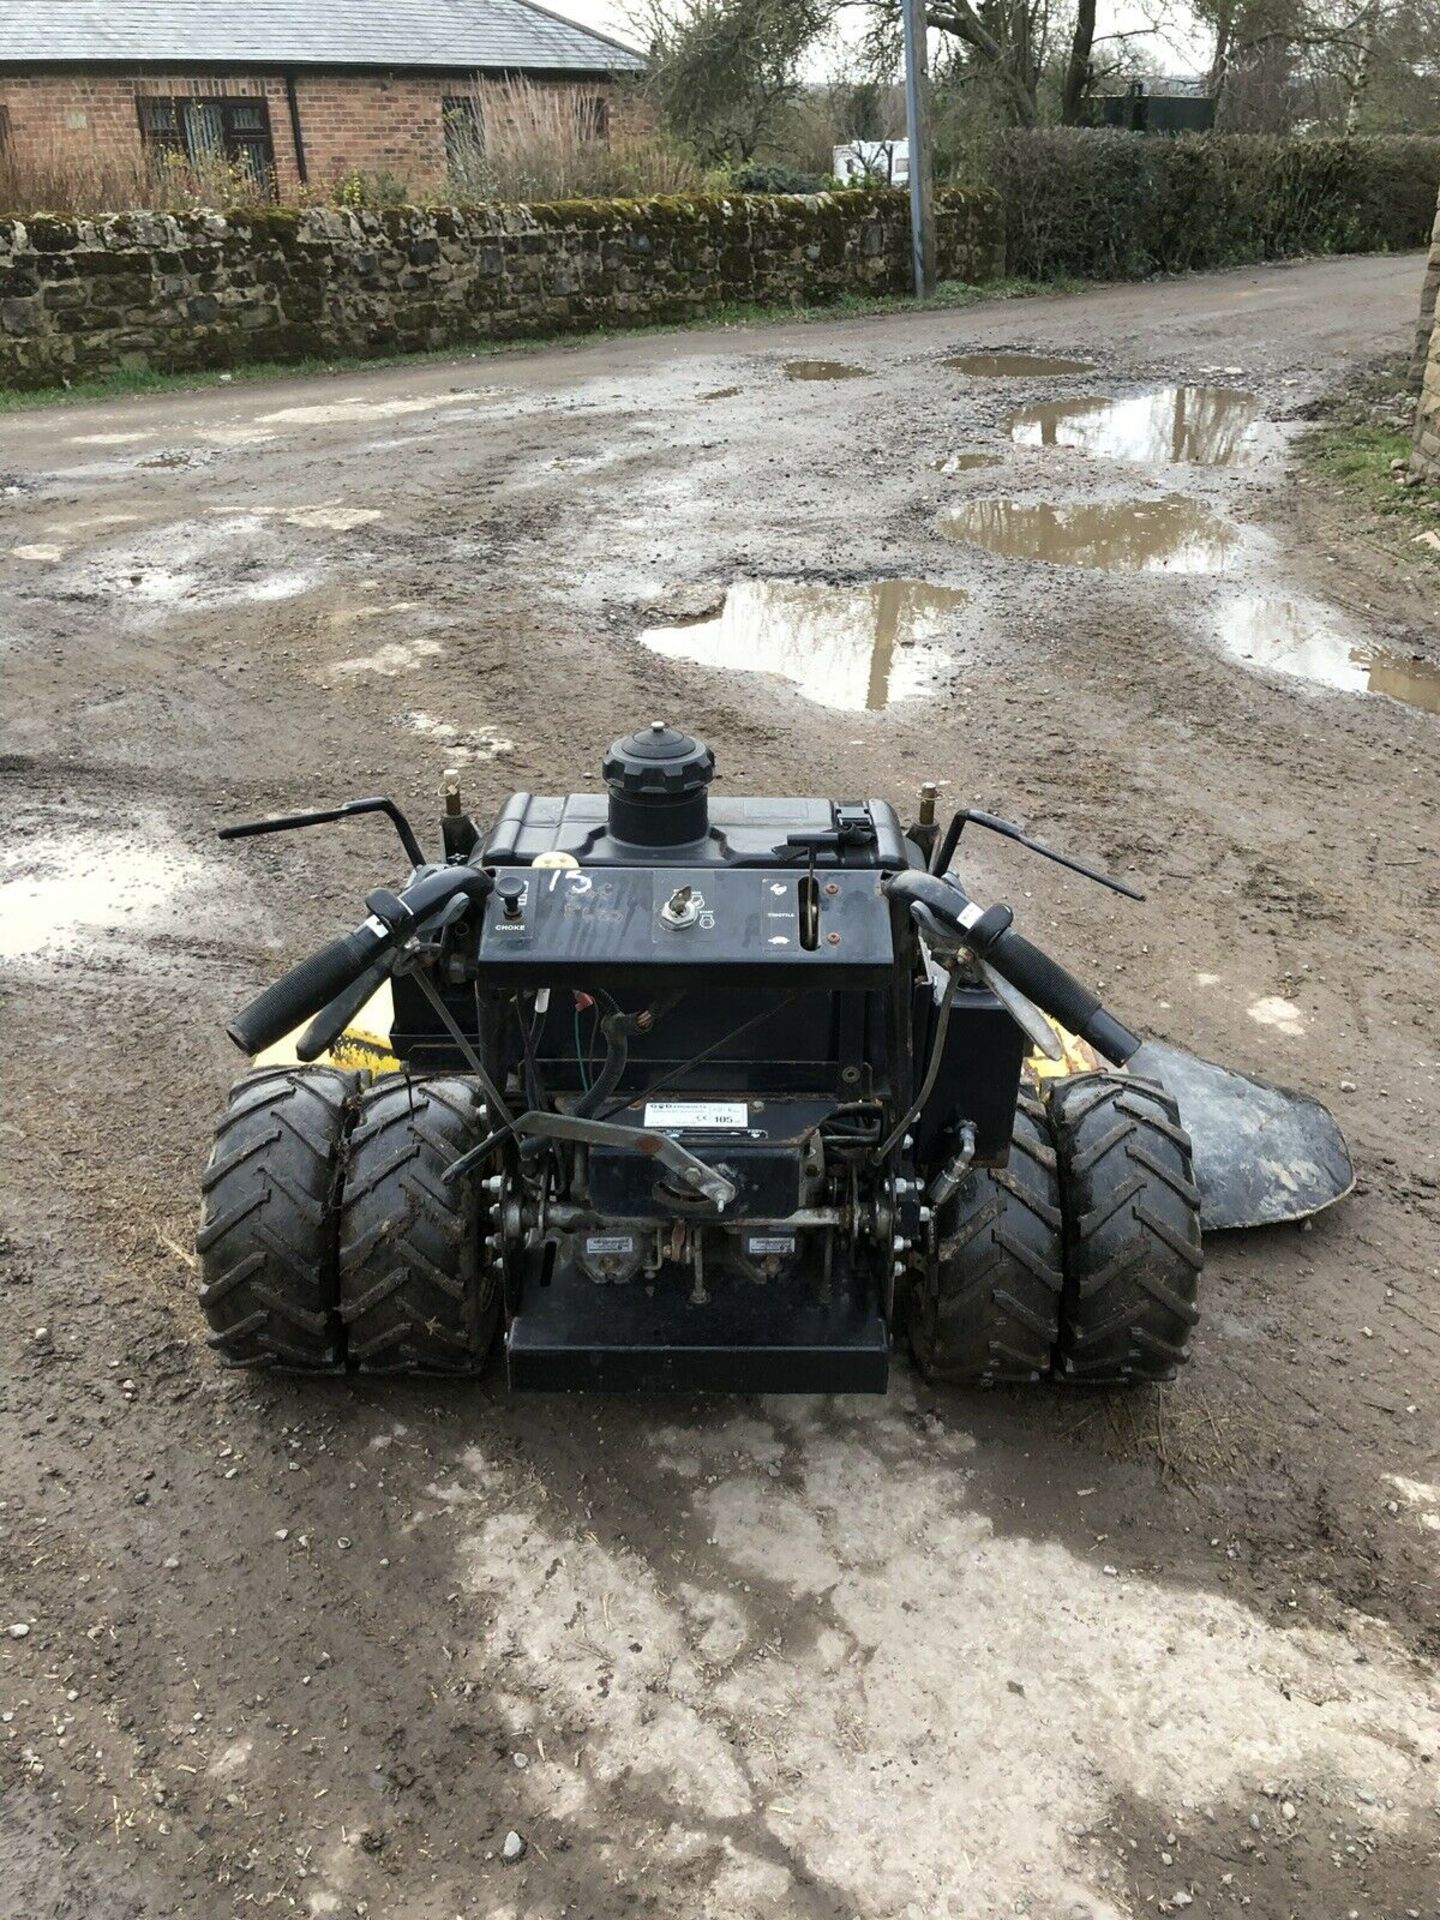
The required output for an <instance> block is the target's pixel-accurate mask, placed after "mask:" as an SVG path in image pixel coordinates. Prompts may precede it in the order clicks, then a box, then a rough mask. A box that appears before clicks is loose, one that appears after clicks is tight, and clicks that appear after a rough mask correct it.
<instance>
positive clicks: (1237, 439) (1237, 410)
mask: <svg viewBox="0 0 1440 1920" xmlns="http://www.w3.org/2000/svg"><path fill="white" fill-rule="evenodd" d="M1259 412H1260V403H1259V401H1258V400H1257V399H1256V398H1255V396H1254V394H1253V393H1240V392H1237V391H1236V390H1235V389H1234V388H1231V387H1162V388H1160V389H1159V391H1158V392H1155V393H1137V394H1132V395H1131V396H1130V398H1129V399H1127V400H1050V401H1047V402H1046V403H1045V404H1044V405H1043V406H1038V407H1026V408H1025V409H1024V410H1023V411H1022V412H1020V413H1016V414H1012V415H1011V418H1010V421H1009V427H1010V438H1011V439H1012V440H1013V441H1015V443H1016V445H1017V446H1022V447H1075V448H1077V449H1078V450H1079V451H1080V452H1081V453H1094V454H1100V455H1102V456H1103V457H1104V458H1106V459H1109V460H1142V461H1144V462H1145V463H1146V465H1147V466H1164V465H1166V464H1167V463H1168V464H1171V465H1176V466H1179V465H1181V464H1185V465H1190V466H1204V467H1238V466H1242V465H1244V464H1245V463H1246V462H1247V461H1249V460H1251V459H1253V458H1254V455H1255V447H1254V443H1253V439H1252V437H1251V434H1250V429H1251V428H1252V427H1253V426H1254V424H1255V421H1256V419H1257V418H1258V416H1259Z"/></svg>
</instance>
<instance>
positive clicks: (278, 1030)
mask: <svg viewBox="0 0 1440 1920" xmlns="http://www.w3.org/2000/svg"><path fill="white" fill-rule="evenodd" d="M493 884H494V883H493V881H492V880H491V878H490V876H489V874H488V873H481V872H480V871H479V869H478V868H475V867H440V868H438V869H433V870H431V871H429V872H422V875H421V877H420V878H419V879H418V880H416V881H414V882H413V883H412V884H411V885H410V886H408V887H407V888H406V889H405V890H404V892H403V893H398V894H397V893H391V892H389V891H388V890H387V889H385V888H383V887H382V888H379V889H377V890H376V891H375V892H374V893H372V894H371V895H370V897H369V898H368V899H367V900H366V902H365V904H366V906H367V907H369V909H370V918H369V919H368V920H365V921H362V923H361V924H360V925H359V926H358V927H356V928H355V929H354V931H353V932H351V933H346V934H342V935H341V936H340V938H339V939H338V940H334V941H332V942H331V943H330V945H329V946H328V947H323V948H322V949H321V950H320V952H319V953H315V954H312V955H311V956H310V958H309V959H308V960H302V961H301V962H300V964H299V966H298V967H294V968H292V969H291V971H290V972H289V973H287V974H285V975H283V976H282V977H281V978H280V979H279V980H277V981H276V982H275V983H274V985H273V986H269V987H267V988H266V989H265V991H264V992H263V993H261V994H258V995H257V996H256V997H255V999H253V1000H252V1001H251V1002H250V1004H249V1006H247V1007H244V1008H242V1009H241V1011H240V1012H239V1013H237V1014H236V1016H235V1018H234V1019H233V1020H232V1021H231V1022H230V1024H229V1026H228V1027H227V1028H226V1029H225V1030H226V1032H227V1033H228V1034H229V1035H230V1038H231V1039H232V1040H233V1041H234V1042H235V1044H236V1046H237V1047H239V1049H240V1051H241V1052H242V1053H249V1054H256V1053H260V1052H263V1050H264V1049H265V1048H266V1047H271V1046H274V1044H275V1042H276V1041H277V1040H280V1039H283V1037H284V1036H285V1035H286V1034H287V1033H289V1032H290V1030H291V1029H292V1028H293V1027H298V1026H299V1024H300V1022H301V1021H302V1020H309V1019H312V1018H313V1017H314V1016H315V1015H316V1014H318V1013H320V1012H321V1011H322V1010H323V1009H325V1008H328V1007H329V1006H330V1004H331V1002H332V1001H334V1000H336V999H337V998H338V997H339V996H340V995H341V994H343V993H345V992H346V990H347V989H348V988H349V987H351V986H353V985H354V984H355V983H356V982H357V981H358V980H359V979H360V978H361V976H362V975H364V974H367V973H368V972H369V970H370V969H371V968H373V967H374V966H375V965H376V963H377V962H378V961H379V960H380V959H381V957H382V955H384V954H387V953H388V952H389V951H390V950H391V948H393V947H397V946H399V945H401V943H402V942H403V941H405V940H408V939H409V938H410V936H411V934H412V933H414V932H415V931H416V930H417V929H418V928H419V927H420V925H421V924H422V923H423V922H424V921H426V920H429V919H431V918H433V916H434V915H435V914H437V913H438V912H440V910H441V909H442V908H444V907H447V906H449V904H450V902H451V901H452V900H454V899H455V898H456V897H457V895H460V894H465V895H467V896H468V897H469V898H470V899H472V900H479V899H483V898H484V896H485V895H486V894H488V893H489V891H490V889H491V887H492V885H493ZM311 1037H312V1036H309V1035H307V1036H306V1038H307V1040H308V1039H309V1038H311Z"/></svg>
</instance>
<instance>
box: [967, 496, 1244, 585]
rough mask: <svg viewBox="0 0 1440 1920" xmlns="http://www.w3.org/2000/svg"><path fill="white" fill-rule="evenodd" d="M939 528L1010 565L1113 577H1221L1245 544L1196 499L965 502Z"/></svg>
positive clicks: (1232, 530)
mask: <svg viewBox="0 0 1440 1920" xmlns="http://www.w3.org/2000/svg"><path fill="white" fill-rule="evenodd" d="M938 524H939V528H940V531H941V533H943V534H946V535H948V536H949V538H950V539H952V540H964V541H967V542H968V543H969V544H970V545H971V546H976V547H984V548H986V549H987V550H988V551H989V552H991V553H999V554H1003V555H1004V556H1005V558H1006V559H1008V560H1043V561H1045V562H1046V564H1047V565H1049V566H1052V567H1097V568H1100V569H1102V570H1103V571H1105V572H1107V573H1217V572H1219V571H1220V570H1221V569H1222V568H1224V567H1226V566H1228V565H1229V564H1230V560H1231V557H1232V555H1233V554H1234V553H1235V552H1236V550H1237V549H1238V547H1239V545H1240V536H1239V534H1238V533H1237V532H1236V531H1235V529H1234V528H1233V527H1229V526H1227V525H1226V524H1225V522H1224V521H1223V520H1219V519H1217V518H1216V516H1215V515H1214V514H1213V513H1209V512H1207V511H1206V509H1205V508H1204V507H1202V506H1198V505H1197V504H1196V503H1195V502H1194V501H1192V500H1180V499H1166V500H1106V501H1088V502H1084V503H1080V504H1076V505H1070V506H1057V505H1055V504H1054V502H1052V501H1041V502H1038V503H1036V504H1033V505H1027V504H1024V503H1022V502H1020V501H1018V500H996V499H987V500H965V501H961V502H959V503H958V504H957V505H955V506H953V507H947V508H946V509H945V511H944V512H943V513H942V514H941V515H940V519H939V523H938Z"/></svg>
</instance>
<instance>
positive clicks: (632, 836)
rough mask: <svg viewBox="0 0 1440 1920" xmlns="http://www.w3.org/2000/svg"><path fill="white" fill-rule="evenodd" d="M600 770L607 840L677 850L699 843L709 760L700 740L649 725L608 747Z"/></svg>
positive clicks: (659, 723)
mask: <svg viewBox="0 0 1440 1920" xmlns="http://www.w3.org/2000/svg"><path fill="white" fill-rule="evenodd" d="M603 771H604V774H605V784H606V786H607V787H609V789H610V833H611V836H612V838H614V839H616V840H622V841H625V842H627V843H628V844H629V845H631V846H642V847H683V846H688V845H690V844H691V842H693V841H696V840H703V839H704V837H705V834H706V832H707V831H708V828H709V804H708V799H707V793H706V789H707V788H708V787H709V785H710V781H711V779H712V777H713V776H714V772H715V756H714V754H713V753H712V752H711V751H710V749H709V747H707V746H706V744H705V742H704V741H703V740H696V739H694V738H693V737H692V736H691V735H690V734H688V733H684V732H682V731H681V730H680V729H679V728H678V727H672V726H669V725H667V723H666V722H665V721H664V720H652V721H651V723H650V725H649V726H648V727H642V728H639V729H637V731H636V732H634V733H630V734H626V736H625V738H624V739H623V740H617V741H615V742H614V744H613V745H612V746H611V748H610V751H609V752H608V753H607V754H606V756H605V761H604V769H603Z"/></svg>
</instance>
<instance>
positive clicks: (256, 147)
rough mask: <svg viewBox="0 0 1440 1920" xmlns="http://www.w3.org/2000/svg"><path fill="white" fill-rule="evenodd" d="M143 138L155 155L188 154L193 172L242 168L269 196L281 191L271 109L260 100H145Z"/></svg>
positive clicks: (250, 97)
mask: <svg viewBox="0 0 1440 1920" xmlns="http://www.w3.org/2000/svg"><path fill="white" fill-rule="evenodd" d="M138 104H139V109H140V135H141V138H142V140H143V141H144V143H145V146H146V149H147V151H149V152H151V153H159V154H166V153H177V154H183V155H184V157H185V158H186V159H187V160H188V161H189V162H190V163H191V165H192V166H196V167H203V166H205V165H207V164H210V163H213V162H215V161H217V160H218V161H223V162H225V163H227V164H228V165H230V166H236V167H241V168H243V169H244V171H245V172H246V173H248V174H249V175H250V177H251V179H252V180H253V181H254V182H255V184H256V186H257V187H259V188H260V190H261V191H262V192H264V193H270V194H273V193H274V191H275V146H274V142H273V140H272V139H271V136H270V107H269V103H268V102H267V101H265V100H262V99H259V98H258V97H256V96H254V95H239V96H237V97H235V98H227V99H220V100H210V99H186V98H184V97H183V96H176V97H173V98H168V97H165V96H163V95H157V96H142V98H141V99H140V101H139V103H138Z"/></svg>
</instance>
